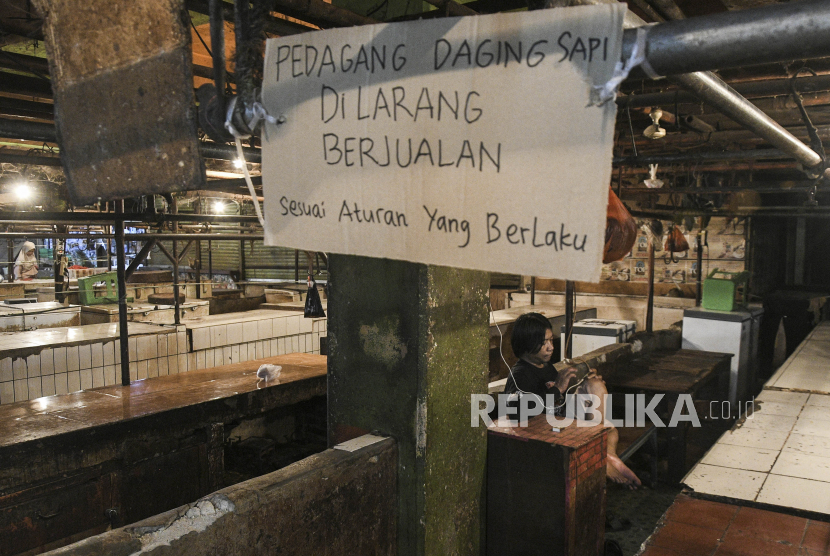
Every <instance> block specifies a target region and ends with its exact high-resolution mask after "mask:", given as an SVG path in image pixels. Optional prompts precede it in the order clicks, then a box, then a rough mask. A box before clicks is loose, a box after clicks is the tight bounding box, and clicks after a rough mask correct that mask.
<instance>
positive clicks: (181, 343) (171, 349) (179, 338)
mask: <svg viewBox="0 0 830 556" xmlns="http://www.w3.org/2000/svg"><path fill="white" fill-rule="evenodd" d="M174 338H175V342H174ZM188 351H190V348H189V347H188V345H187V334H186V333H185V332H176V334H175V336H174V335H173V334H171V335H170V338H169V339H168V340H167V355H179V354H180V353H187V352H188Z"/></svg>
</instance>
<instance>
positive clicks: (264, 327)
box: [256, 319, 274, 340]
mask: <svg viewBox="0 0 830 556" xmlns="http://www.w3.org/2000/svg"><path fill="white" fill-rule="evenodd" d="M273 322H274V321H273V319H261V320H258V321H257V323H256V325H257V338H258V339H260V340H265V339H271V338H273V337H274V328H273V324H272V323H273Z"/></svg>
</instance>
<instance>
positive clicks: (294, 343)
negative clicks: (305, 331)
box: [286, 336, 300, 353]
mask: <svg viewBox="0 0 830 556" xmlns="http://www.w3.org/2000/svg"><path fill="white" fill-rule="evenodd" d="M286 344H287V341H286ZM299 351H300V337H299V336H291V351H290V353H297V352H299Z"/></svg>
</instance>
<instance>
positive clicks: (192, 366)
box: [187, 353, 201, 371]
mask: <svg viewBox="0 0 830 556" xmlns="http://www.w3.org/2000/svg"><path fill="white" fill-rule="evenodd" d="M187 368H188V370H191V371H195V370H196V369H199V368H201V367H199V366H198V365H197V364H196V354H195V353H188V354H187Z"/></svg>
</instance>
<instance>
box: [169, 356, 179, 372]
mask: <svg viewBox="0 0 830 556" xmlns="http://www.w3.org/2000/svg"><path fill="white" fill-rule="evenodd" d="M167 372H168V373H169V374H171V375H177V374H179V359H178V357H176V356H175V355H168V356H167Z"/></svg>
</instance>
